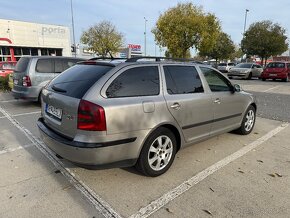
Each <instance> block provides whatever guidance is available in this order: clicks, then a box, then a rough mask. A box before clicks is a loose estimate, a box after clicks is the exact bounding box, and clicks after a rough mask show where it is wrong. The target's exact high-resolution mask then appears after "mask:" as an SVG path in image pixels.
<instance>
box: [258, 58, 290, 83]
mask: <svg viewBox="0 0 290 218" xmlns="http://www.w3.org/2000/svg"><path fill="white" fill-rule="evenodd" d="M260 78H261V79H262V80H263V81H265V80H266V79H273V80H275V79H281V80H282V81H284V82H287V81H289V79H290V63H287V62H271V63H269V64H268V65H267V67H266V68H265V69H264V71H263V73H262V74H261V77H260Z"/></svg>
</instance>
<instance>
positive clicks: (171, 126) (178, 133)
mask: <svg viewBox="0 0 290 218" xmlns="http://www.w3.org/2000/svg"><path fill="white" fill-rule="evenodd" d="M160 128H166V129H169V130H170V131H171V132H172V133H173V134H174V136H175V138H176V143H177V148H176V149H177V150H176V152H178V151H179V150H180V148H181V147H182V144H183V143H184V141H183V138H182V137H183V135H182V133H181V130H179V129H178V127H176V126H175V125H174V124H172V123H161V124H160V125H158V126H156V127H155V128H153V129H151V131H150V132H149V133H148V134H147V135H146V137H145V138H144V140H143V142H142V146H141V147H140V150H139V154H138V157H139V156H140V153H141V151H142V149H143V147H144V144H145V142H146V141H147V139H148V137H149V136H150V135H151V134H153V133H154V132H155V131H157V130H158V129H160Z"/></svg>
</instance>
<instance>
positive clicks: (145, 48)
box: [144, 17, 148, 56]
mask: <svg viewBox="0 0 290 218" xmlns="http://www.w3.org/2000/svg"><path fill="white" fill-rule="evenodd" d="M147 21H148V20H147V19H146V17H144V22H145V31H144V55H145V56H146V53H147V47H146V46H147V45H146V24H147Z"/></svg>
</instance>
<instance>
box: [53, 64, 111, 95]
mask: <svg viewBox="0 0 290 218" xmlns="http://www.w3.org/2000/svg"><path fill="white" fill-rule="evenodd" d="M112 68H113V67H112V66H103V65H84V64H78V65H75V66H73V67H71V68H69V69H67V70H66V71H64V72H62V73H61V74H59V76H57V77H56V78H54V79H53V80H52V81H51V83H50V84H49V86H48V89H49V90H51V91H54V92H59V93H61V94H63V95H66V96H70V97H73V98H79V99H81V98H82V97H83V96H84V95H85V93H86V92H87V91H88V90H89V88H91V87H92V85H94V84H95V82H97V81H98V80H99V79H100V78H101V77H102V76H103V75H105V74H106V73H107V72H108V71H109V70H111V69H112Z"/></svg>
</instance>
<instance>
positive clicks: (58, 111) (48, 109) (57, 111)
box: [46, 104, 62, 120]
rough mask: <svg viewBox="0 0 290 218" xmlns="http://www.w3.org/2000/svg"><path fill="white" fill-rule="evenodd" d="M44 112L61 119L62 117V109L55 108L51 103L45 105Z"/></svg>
mask: <svg viewBox="0 0 290 218" xmlns="http://www.w3.org/2000/svg"><path fill="white" fill-rule="evenodd" d="M46 113H47V114H50V115H52V116H53V117H55V118H57V119H59V120H61V117H62V109H60V108H56V107H54V106H52V105H49V104H47V105H46Z"/></svg>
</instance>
